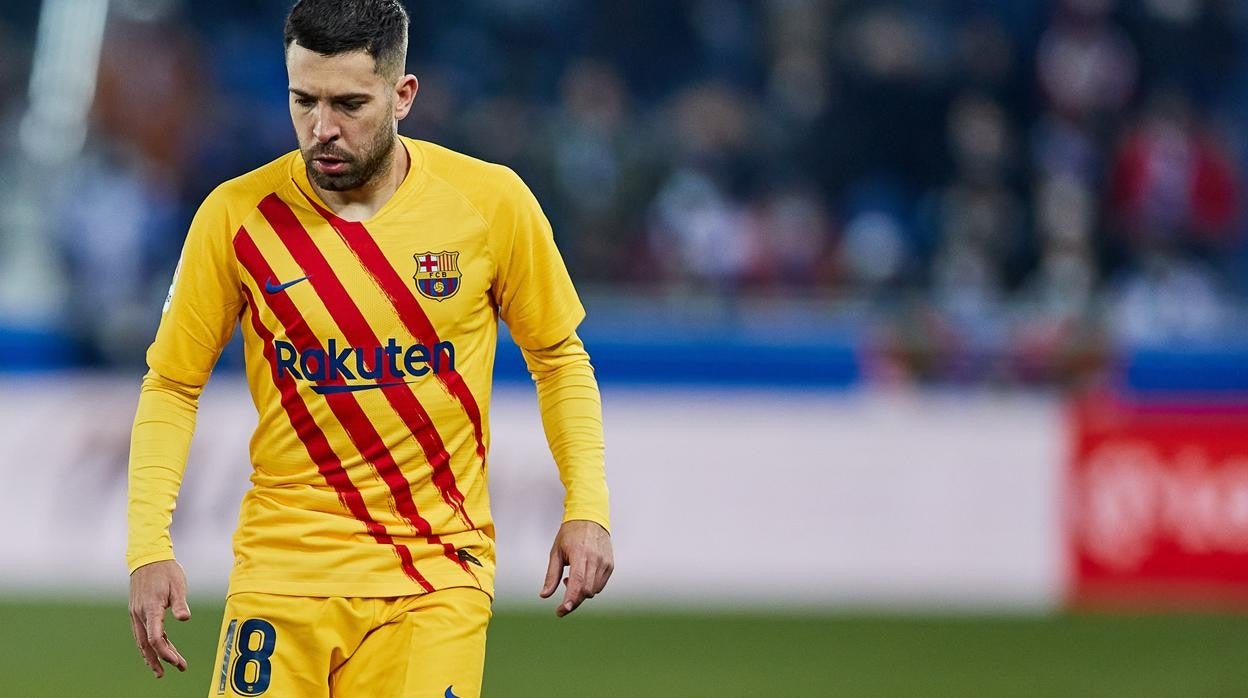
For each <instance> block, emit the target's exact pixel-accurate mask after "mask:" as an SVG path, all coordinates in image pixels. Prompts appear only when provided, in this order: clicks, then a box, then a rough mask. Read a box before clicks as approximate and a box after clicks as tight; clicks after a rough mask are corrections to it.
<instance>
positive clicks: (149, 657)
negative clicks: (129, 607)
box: [130, 614, 165, 679]
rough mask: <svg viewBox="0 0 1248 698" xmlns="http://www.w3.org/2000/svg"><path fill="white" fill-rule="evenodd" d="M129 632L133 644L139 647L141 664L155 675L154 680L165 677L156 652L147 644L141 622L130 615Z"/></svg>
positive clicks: (133, 615) (136, 617)
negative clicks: (132, 636) (131, 634)
mask: <svg viewBox="0 0 1248 698" xmlns="http://www.w3.org/2000/svg"><path fill="white" fill-rule="evenodd" d="M130 632H131V633H133V634H134V643H135V644H136V645H138V646H139V654H140V655H142V657H143V663H144V664H146V665H147V668H148V669H151V670H152V673H153V674H156V678H158V679H159V678H161V677H163V676H164V675H165V669H164V667H162V666H161V665H160V660H159V659H158V658H157V657H156V652H155V651H153V650H152V646H151V645H149V644H148V643H147V629H146V628H144V627H143V621H141V620H139V617H138V615H136V614H131V615H130Z"/></svg>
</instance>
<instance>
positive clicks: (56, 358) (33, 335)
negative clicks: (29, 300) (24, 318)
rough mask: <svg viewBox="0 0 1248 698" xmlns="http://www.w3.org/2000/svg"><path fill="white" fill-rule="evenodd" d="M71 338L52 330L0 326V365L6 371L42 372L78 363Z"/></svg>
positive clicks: (75, 349)
mask: <svg viewBox="0 0 1248 698" xmlns="http://www.w3.org/2000/svg"><path fill="white" fill-rule="evenodd" d="M79 361H80V357H79V355H78V349H77V346H76V344H75V343H74V341H73V340H72V339H71V338H69V337H67V336H65V335H64V334H62V333H60V332H57V331H55V330H51V329H47V328H38V327H6V326H0V366H2V367H4V368H3V370H5V371H13V372H22V371H44V370H52V369H61V368H69V367H71V366H76V365H78V364H79Z"/></svg>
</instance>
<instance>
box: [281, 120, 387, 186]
mask: <svg viewBox="0 0 1248 698" xmlns="http://www.w3.org/2000/svg"><path fill="white" fill-rule="evenodd" d="M392 123H393V121H389V120H385V119H383V120H382V122H381V127H380V128H378V129H377V132H376V133H374V134H373V138H372V140H371V141H370V142H369V143H368V144H367V147H366V148H365V149H364V152H363V153H361V154H360V155H359V156H350V155H348V154H347V153H346V152H344V151H342V150H339V149H338V148H336V147H335V146H334V145H333V144H332V143H331V144H328V145H326V146H313V147H312V148H310V149H308V150H304V151H301V152H302V153H303V164H304V167H305V168H306V169H307V171H308V179H310V180H312V183H313V184H315V185H316V186H318V187H320V188H321V189H324V190H325V191H350V190H352V189H359V188H360V187H362V186H364V185H366V184H368V183H370V182H372V181H373V180H374V179H376V178H377V176H378V175H379V174H380V173H382V172H384V171H386V170H388V169H389V168H390V163H391V162H392V161H393V160H394V141H395V139H396V136H395V133H394V127H393V126H392V125H391V124H392ZM321 155H329V156H332V157H336V158H340V159H342V160H343V161H344V162H346V163H347V167H346V169H345V170H344V171H343V172H341V173H339V174H328V173H325V172H321V171H319V170H317V169H316V168H315V167H313V164H312V163H313V160H315V158H317V157H318V156H321Z"/></svg>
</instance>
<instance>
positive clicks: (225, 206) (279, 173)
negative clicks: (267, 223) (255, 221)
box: [200, 150, 299, 218]
mask: <svg viewBox="0 0 1248 698" xmlns="http://www.w3.org/2000/svg"><path fill="white" fill-rule="evenodd" d="M298 157H299V151H297V150H292V151H290V152H288V153H286V154H284V155H282V156H280V157H278V158H276V159H274V160H272V161H270V162H268V163H266V164H264V165H261V166H260V167H257V168H256V169H254V170H252V171H250V172H247V173H245V174H241V175H239V176H237V177H234V178H233V179H228V180H226V181H224V182H222V183H221V184H219V185H217V188H216V189H213V190H212V193H210V194H208V196H207V197H206V198H205V199H204V202H203V204H202V205H201V206H200V210H201V212H210V213H214V214H217V215H226V216H229V217H230V218H242V217H245V216H246V215H247V214H248V213H250V212H251V211H252V210H253V209H255V207H256V205H257V204H258V203H260V200H261V199H263V198H264V197H266V196H268V195H269V194H271V193H273V192H275V191H277V190H278V189H280V188H281V187H283V186H284V185H285V184H286V183H287V182H288V181H290V168H291V166H292V161H293V159H294V158H298Z"/></svg>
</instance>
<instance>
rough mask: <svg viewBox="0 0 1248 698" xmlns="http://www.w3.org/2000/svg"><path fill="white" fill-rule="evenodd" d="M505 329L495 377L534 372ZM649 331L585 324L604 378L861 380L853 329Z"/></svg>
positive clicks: (781, 382) (745, 383)
mask: <svg viewBox="0 0 1248 698" xmlns="http://www.w3.org/2000/svg"><path fill="white" fill-rule="evenodd" d="M500 335H501V336H500V338H499V344H498V358H497V359H496V361H495V368H494V378H495V380H497V381H501V382H509V381H528V380H530V378H529V374H528V372H527V370H526V369H525V366H524V360H523V358H522V357H521V355H520V350H519V348H517V347H516V345H515V344H514V343H513V342H512V341H511V338H510V335H507V334H506V332H505V330H504V331H503V332H500ZM650 335H651V333H641V332H639V333H636V334H634V335H628V334H625V333H623V332H621V331H619V330H618V329H617V330H607V329H599V330H596V329H594V328H593V327H586V328H583V330H582V331H581V332H580V336H581V338H582V339H584V341H585V346H586V348H587V349H588V350H589V353H590V357H591V359H592V361H593V364H594V369H595V372H596V374H597V376H598V380H599V381H600V382H601V383H604V384H615V383H631V384H641V385H658V384H662V385H716V386H741V387H755V386H784V387H799V386H800V387H811V388H820V389H844V388H849V387H852V386H854V385H857V384H858V383H859V382H860V381H861V380H862V370H861V364H860V361H859V357H858V352H857V349H856V344H855V342H854V341H853V340H852V339H851V338H849V337H820V338H787V339H785V340H783V341H778V340H776V339H774V338H767V337H759V336H754V335H752V334H751V333H749V332H744V331H741V332H733V331H721V332H716V333H713V334H711V335H707V334H701V333H700V334H697V335H695V334H693V333H688V334H687V336H682V334H681V333H671V332H667V333H664V336H663V338H662V339H659V338H655V337H653V336H650Z"/></svg>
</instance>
